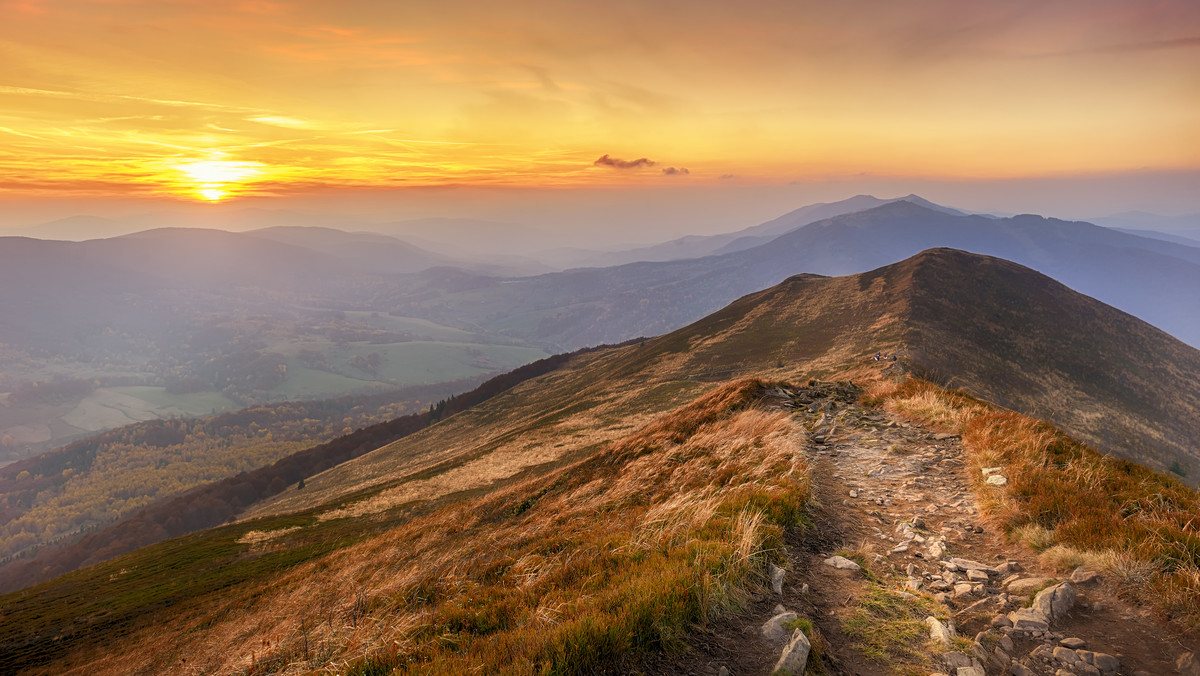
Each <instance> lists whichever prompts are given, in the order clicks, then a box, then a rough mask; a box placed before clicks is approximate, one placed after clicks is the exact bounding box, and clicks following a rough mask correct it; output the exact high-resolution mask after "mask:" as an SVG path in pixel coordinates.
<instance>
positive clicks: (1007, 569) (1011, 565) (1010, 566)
mask: <svg viewBox="0 0 1200 676" xmlns="http://www.w3.org/2000/svg"><path fill="white" fill-rule="evenodd" d="M1018 570H1021V564H1019V563H1017V562H1016V561H1005V562H1004V563H1002V564H1000V565H999V566H996V571H997V572H999V573H1000V574H1001V575H1010V574H1012V573H1015V572H1017V571H1018Z"/></svg>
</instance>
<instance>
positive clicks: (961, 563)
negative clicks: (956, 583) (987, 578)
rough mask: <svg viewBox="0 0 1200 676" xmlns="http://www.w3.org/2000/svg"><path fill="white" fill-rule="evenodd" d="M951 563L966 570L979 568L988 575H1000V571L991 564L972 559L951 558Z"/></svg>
mask: <svg viewBox="0 0 1200 676" xmlns="http://www.w3.org/2000/svg"><path fill="white" fill-rule="evenodd" d="M950 563H953V564H954V565H956V566H958V567H959V568H961V569H962V570H965V571H972V570H978V571H982V572H984V573H987V574H988V575H998V574H999V573H1000V571H998V570H996V569H995V568H992V567H991V566H988V565H984V564H982V563H980V562H978V561H972V560H971V559H959V558H954V559H950Z"/></svg>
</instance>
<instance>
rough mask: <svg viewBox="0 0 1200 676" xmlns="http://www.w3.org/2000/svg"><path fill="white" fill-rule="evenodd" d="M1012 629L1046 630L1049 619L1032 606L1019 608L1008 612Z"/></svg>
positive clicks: (1024, 630) (1048, 625) (1025, 630)
mask: <svg viewBox="0 0 1200 676" xmlns="http://www.w3.org/2000/svg"><path fill="white" fill-rule="evenodd" d="M1008 619H1009V621H1011V622H1012V626H1013V629H1014V630H1016V631H1020V632H1026V633H1028V632H1033V631H1046V630H1047V629H1049V628H1050V621H1049V620H1048V619H1047V618H1046V616H1045V615H1043V614H1042V613H1041V612H1039V611H1038V610H1036V609H1034V608H1020V609H1018V610H1014V611H1012V612H1011V613H1009V614H1008Z"/></svg>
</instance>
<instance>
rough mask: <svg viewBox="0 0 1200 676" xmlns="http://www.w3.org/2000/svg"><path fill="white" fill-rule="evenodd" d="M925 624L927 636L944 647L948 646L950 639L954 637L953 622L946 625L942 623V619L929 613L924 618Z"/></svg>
mask: <svg viewBox="0 0 1200 676" xmlns="http://www.w3.org/2000/svg"><path fill="white" fill-rule="evenodd" d="M925 624H927V625H929V638H931V639H933V640H934V641H937V642H938V643H941V644H942V645H944V646H946V647H950V640H951V639H952V638H954V623H950V625H949V626H947V625H945V624H942V621H941V620H939V619H938V618H936V617H934V616H932V615H930V616H929V617H927V618H925Z"/></svg>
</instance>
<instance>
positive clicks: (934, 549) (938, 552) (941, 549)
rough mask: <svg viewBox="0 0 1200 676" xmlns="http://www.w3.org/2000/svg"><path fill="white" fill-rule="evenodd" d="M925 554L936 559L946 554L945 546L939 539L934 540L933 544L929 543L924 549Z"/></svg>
mask: <svg viewBox="0 0 1200 676" xmlns="http://www.w3.org/2000/svg"><path fill="white" fill-rule="evenodd" d="M925 554H926V555H927V556H928V557H929V558H930V559H932V560H934V561H937V560H938V559H940V558H942V557H943V556H945V555H946V546H945V545H943V544H942V543H941V542H940V541H934V543H933V544H931V545H929V547H928V548H926V549H925Z"/></svg>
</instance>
